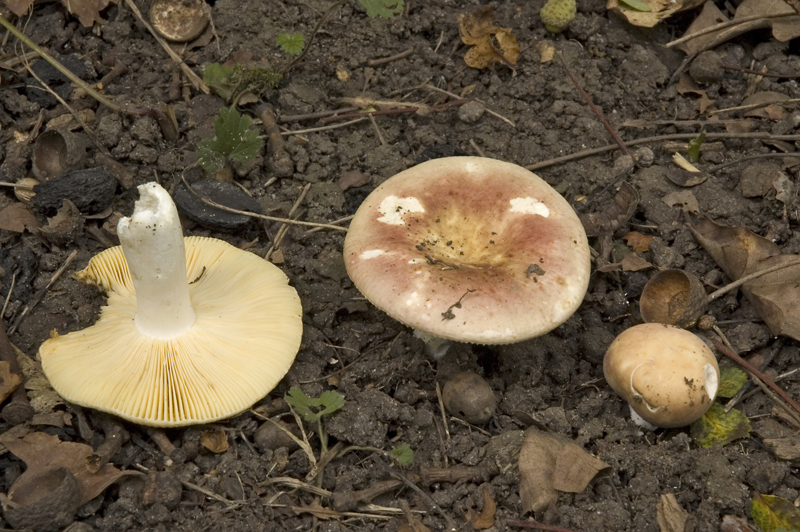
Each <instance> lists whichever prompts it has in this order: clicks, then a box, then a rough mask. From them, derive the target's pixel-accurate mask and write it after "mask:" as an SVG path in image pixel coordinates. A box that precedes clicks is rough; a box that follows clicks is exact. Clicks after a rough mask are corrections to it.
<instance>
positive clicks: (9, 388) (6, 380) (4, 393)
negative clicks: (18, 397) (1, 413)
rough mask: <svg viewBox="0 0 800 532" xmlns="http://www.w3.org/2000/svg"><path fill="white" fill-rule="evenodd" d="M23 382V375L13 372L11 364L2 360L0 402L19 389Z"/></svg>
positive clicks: (0, 363)
mask: <svg viewBox="0 0 800 532" xmlns="http://www.w3.org/2000/svg"><path fill="white" fill-rule="evenodd" d="M21 383H22V377H21V376H19V375H17V374H16V373H11V364H9V363H8V362H5V361H2V362H0V403H2V402H3V401H5V400H6V397H8V396H9V395H11V392H13V391H14V390H16V389H17V386H19V385H20V384H21Z"/></svg>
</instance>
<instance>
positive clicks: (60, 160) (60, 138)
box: [31, 129, 86, 182]
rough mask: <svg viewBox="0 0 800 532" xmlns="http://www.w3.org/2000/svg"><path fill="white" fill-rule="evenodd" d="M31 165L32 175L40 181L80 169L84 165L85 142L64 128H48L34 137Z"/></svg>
mask: <svg viewBox="0 0 800 532" xmlns="http://www.w3.org/2000/svg"><path fill="white" fill-rule="evenodd" d="M31 165H32V167H31V170H32V172H33V175H34V176H36V178H37V179H39V180H40V181H42V182H44V181H47V180H49V179H53V178H54V177H57V176H60V175H61V174H65V173H67V172H70V171H72V170H81V169H82V168H84V166H85V165H86V144H85V143H84V142H83V139H82V138H81V137H80V136H79V135H77V134H75V133H73V132H71V131H68V130H66V129H64V130H61V129H48V130H47V131H45V132H44V133H42V134H41V135H39V137H38V138H37V139H36V144H34V146H33V157H32V162H31Z"/></svg>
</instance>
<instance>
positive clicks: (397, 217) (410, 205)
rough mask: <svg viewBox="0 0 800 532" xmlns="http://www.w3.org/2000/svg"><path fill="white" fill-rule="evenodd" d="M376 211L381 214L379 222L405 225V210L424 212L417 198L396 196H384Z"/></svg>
mask: <svg viewBox="0 0 800 532" xmlns="http://www.w3.org/2000/svg"><path fill="white" fill-rule="evenodd" d="M378 211H379V212H380V213H381V214H382V215H383V216H381V217H380V218H378V221H379V222H383V223H385V224H389V225H405V222H404V221H403V215H404V214H405V213H407V212H425V209H424V208H423V207H422V204H421V203H420V202H419V200H418V199H417V198H398V197H397V196H386V197H385V198H383V201H381V204H380V205H379V206H378Z"/></svg>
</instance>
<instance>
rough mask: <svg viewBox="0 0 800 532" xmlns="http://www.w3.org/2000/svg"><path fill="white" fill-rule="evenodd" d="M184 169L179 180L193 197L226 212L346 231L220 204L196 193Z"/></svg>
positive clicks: (341, 228)
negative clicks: (187, 179)
mask: <svg viewBox="0 0 800 532" xmlns="http://www.w3.org/2000/svg"><path fill="white" fill-rule="evenodd" d="M186 170H188V168H186V169H184V171H183V173H181V181H183V184H184V185H185V186H186V188H187V190H188V191H189V192H191V193H192V195H194V197H196V198H197V199H199V200H200V201H202V202H203V203H205V204H206V205H210V206H212V207H215V208H217V209H220V210H223V211H226V212H232V213H234V214H242V215H244V216H252V217H253V218H260V219H262V220H269V221H271V222H283V223H286V224H294V225H306V226H309V227H320V228H322V229H335V230H337V231H345V232H347V228H345V227H339V226H337V225H330V224H319V223H314V222H302V221H300V220H292V219H291V218H279V217H277V216H267V215H266V214H258V213H255V212H248V211H240V210H239V209H232V208H231V207H226V206H225V205H220V204H219V203H217V202H216V201H212V200H210V199H208V198H205V197H203V196H201V195H200V194H198V193H197V192H196V191H195V190H194V189H193V188H192V187H191V185H190V184H189V182H188V181H186V175H185V173H186Z"/></svg>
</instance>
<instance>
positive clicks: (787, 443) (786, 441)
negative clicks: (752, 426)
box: [763, 434, 800, 462]
mask: <svg viewBox="0 0 800 532" xmlns="http://www.w3.org/2000/svg"><path fill="white" fill-rule="evenodd" d="M763 441H764V445H766V446H767V447H769V448H770V450H771V451H772V452H773V453H774V454H775V456H777V457H778V458H780V459H781V460H787V461H790V462H791V461H795V460H798V459H800V435H795V434H792V435H791V436H783V437H781V438H764V439H763Z"/></svg>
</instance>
